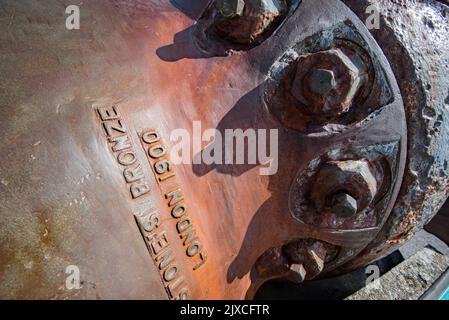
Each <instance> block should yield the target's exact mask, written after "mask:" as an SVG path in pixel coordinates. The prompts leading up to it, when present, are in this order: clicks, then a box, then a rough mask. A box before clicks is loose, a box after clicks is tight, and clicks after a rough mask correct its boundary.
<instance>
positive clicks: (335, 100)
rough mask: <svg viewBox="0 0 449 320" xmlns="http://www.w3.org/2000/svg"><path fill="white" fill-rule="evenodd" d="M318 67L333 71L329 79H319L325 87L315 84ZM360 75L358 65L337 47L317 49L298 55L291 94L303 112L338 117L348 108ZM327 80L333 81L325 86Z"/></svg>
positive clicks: (358, 83)
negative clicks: (331, 77)
mask: <svg viewBox="0 0 449 320" xmlns="http://www.w3.org/2000/svg"><path fill="white" fill-rule="evenodd" d="M318 70H323V71H327V72H329V73H330V72H331V73H332V75H333V79H329V80H327V79H325V80H324V81H323V85H324V86H326V88H320V87H319V84H317V80H316V79H315V78H316V76H315V75H316V72H317V71H318ZM362 79H363V78H362V77H361V75H360V71H359V69H358V68H357V67H356V65H355V64H354V63H353V62H352V61H351V60H350V59H349V57H348V56H346V55H345V54H344V53H343V52H342V51H341V50H339V49H332V50H328V51H320V52H317V53H313V54H307V55H303V56H301V57H299V59H298V67H297V71H296V75H295V78H294V80H293V83H292V88H291V94H292V95H293V96H294V97H295V98H296V99H297V100H298V101H299V102H300V103H301V104H302V105H303V111H304V112H305V113H307V114H311V115H323V116H331V117H338V116H340V115H341V114H343V113H345V112H347V111H349V108H350V107H351V105H352V102H353V99H354V98H355V96H356V94H357V92H358V91H359V89H360V87H361V86H362V84H363V83H362ZM331 80H332V81H335V84H334V85H331V86H329V81H331ZM321 89H322V90H321Z"/></svg>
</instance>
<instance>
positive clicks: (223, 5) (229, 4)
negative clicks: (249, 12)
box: [218, 0, 245, 18]
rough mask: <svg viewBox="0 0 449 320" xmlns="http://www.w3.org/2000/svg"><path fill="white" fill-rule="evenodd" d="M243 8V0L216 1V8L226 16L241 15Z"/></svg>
mask: <svg viewBox="0 0 449 320" xmlns="http://www.w3.org/2000/svg"><path fill="white" fill-rule="evenodd" d="M244 9H245V1H244V0H220V1H219V2H218V10H220V13H221V14H222V15H223V17H226V18H235V17H238V16H242V15H243V11H244Z"/></svg>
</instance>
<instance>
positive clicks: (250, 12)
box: [214, 0, 288, 45]
mask: <svg viewBox="0 0 449 320" xmlns="http://www.w3.org/2000/svg"><path fill="white" fill-rule="evenodd" d="M217 7H218V10H219V12H220V14H221V16H222V17H217V18H216V19H217V20H216V21H215V23H214V28H215V30H216V32H217V33H218V35H219V36H221V37H223V38H225V39H227V40H230V41H232V42H235V43H238V44H241V45H242V44H243V45H248V44H252V43H253V42H255V41H257V40H258V39H259V38H260V37H261V36H262V35H263V34H265V32H266V31H269V30H272V27H273V23H274V22H277V21H279V19H280V18H281V17H282V16H283V15H285V14H286V12H287V11H288V2H287V1H286V0H245V1H244V0H218V4H217Z"/></svg>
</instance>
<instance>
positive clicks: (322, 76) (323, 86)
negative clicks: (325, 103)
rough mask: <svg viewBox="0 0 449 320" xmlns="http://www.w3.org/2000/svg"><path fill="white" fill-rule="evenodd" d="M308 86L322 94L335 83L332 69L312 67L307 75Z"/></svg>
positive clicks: (327, 91)
mask: <svg viewBox="0 0 449 320" xmlns="http://www.w3.org/2000/svg"><path fill="white" fill-rule="evenodd" d="M309 81H310V83H309V87H310V90H312V91H313V92H314V93H316V94H318V95H321V96H324V95H326V94H328V93H329V91H330V90H331V89H333V88H334V87H335V85H336V84H337V83H336V81H335V76H334V73H333V72H332V70H326V69H314V70H313V71H312V74H311V75H310V77H309Z"/></svg>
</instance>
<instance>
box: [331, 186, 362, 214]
mask: <svg viewBox="0 0 449 320" xmlns="http://www.w3.org/2000/svg"><path fill="white" fill-rule="evenodd" d="M332 211H333V212H334V213H336V214H338V215H339V216H341V217H345V218H349V217H352V216H354V215H355V214H356V213H357V200H356V199H354V198H353V197H352V196H350V195H349V194H347V193H346V192H337V193H336V194H335V195H334V196H333V197H332Z"/></svg>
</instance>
